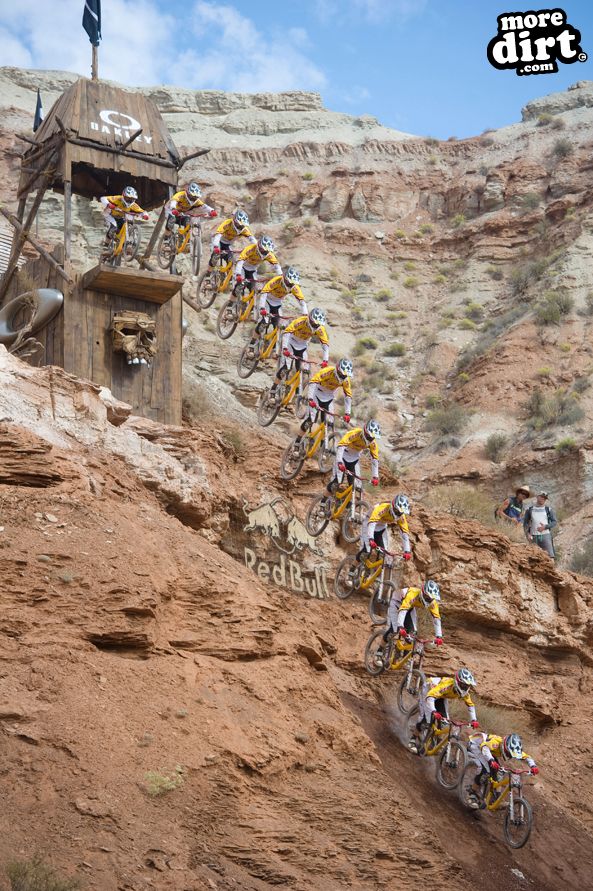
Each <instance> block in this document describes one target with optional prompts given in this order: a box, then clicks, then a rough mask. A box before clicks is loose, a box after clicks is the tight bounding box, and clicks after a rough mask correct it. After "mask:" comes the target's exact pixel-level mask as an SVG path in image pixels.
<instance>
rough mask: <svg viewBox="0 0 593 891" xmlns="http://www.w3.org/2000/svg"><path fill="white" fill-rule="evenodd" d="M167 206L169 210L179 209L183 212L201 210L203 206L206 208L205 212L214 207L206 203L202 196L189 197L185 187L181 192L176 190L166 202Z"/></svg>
mask: <svg viewBox="0 0 593 891" xmlns="http://www.w3.org/2000/svg"><path fill="white" fill-rule="evenodd" d="M166 207H167V208H168V209H169V210H178V211H180V212H181V213H187V212H188V211H190V210H199V209H200V208H201V207H203V208H205V213H206V212H208V213H209V212H210V211H211V210H212V208H211V207H210V206H209V205H208V204H205V202H204V201H202V199H201V198H194V199H193V200H192V199H191V198H189V197H188V195H187V192H186V191H185V189H182V190H181V191H180V192H175V194H174V195H173V197H172V198H170V199H169V201H168V202H167V204H166Z"/></svg>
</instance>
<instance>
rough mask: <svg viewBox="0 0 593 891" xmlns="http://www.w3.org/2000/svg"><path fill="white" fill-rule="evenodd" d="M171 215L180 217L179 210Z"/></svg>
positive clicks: (173, 211)
mask: <svg viewBox="0 0 593 891" xmlns="http://www.w3.org/2000/svg"><path fill="white" fill-rule="evenodd" d="M171 213H172V214H173V216H174V217H178V216H180V213H179V211H178V210H172V211H171Z"/></svg>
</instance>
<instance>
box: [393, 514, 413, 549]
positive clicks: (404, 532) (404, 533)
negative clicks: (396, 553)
mask: <svg viewBox="0 0 593 891" xmlns="http://www.w3.org/2000/svg"><path fill="white" fill-rule="evenodd" d="M402 521H403V522H402ZM397 525H398V526H399V534H400V535H401V539H402V547H403V549H404V553H405V554H410V553H411V552H412V546H411V544H410V536H409V535H408V523H407V521H406V518H405V517H401V518H400V519H399V520H398V521H397Z"/></svg>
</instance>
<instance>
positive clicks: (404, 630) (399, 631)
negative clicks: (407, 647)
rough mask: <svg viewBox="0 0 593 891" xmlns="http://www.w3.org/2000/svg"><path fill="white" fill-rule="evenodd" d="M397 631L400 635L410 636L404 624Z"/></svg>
mask: <svg viewBox="0 0 593 891" xmlns="http://www.w3.org/2000/svg"><path fill="white" fill-rule="evenodd" d="M397 633H398V634H399V636H400V637H407V636H408V632H407V631H406V629H405V628H404V627H403V626H402V627H400V628H398V629H397Z"/></svg>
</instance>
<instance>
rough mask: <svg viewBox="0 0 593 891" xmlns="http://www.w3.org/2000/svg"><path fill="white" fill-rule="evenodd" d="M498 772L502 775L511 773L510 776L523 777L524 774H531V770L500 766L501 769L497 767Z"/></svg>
mask: <svg viewBox="0 0 593 891" xmlns="http://www.w3.org/2000/svg"><path fill="white" fill-rule="evenodd" d="M499 770H500V771H501V772H502V773H509V774H511V773H512V774H514V776H523V775H524V774H528V773H529V774H530V773H531V768H527V770H521V769H520V768H518V767H502V766H501V767H499Z"/></svg>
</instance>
